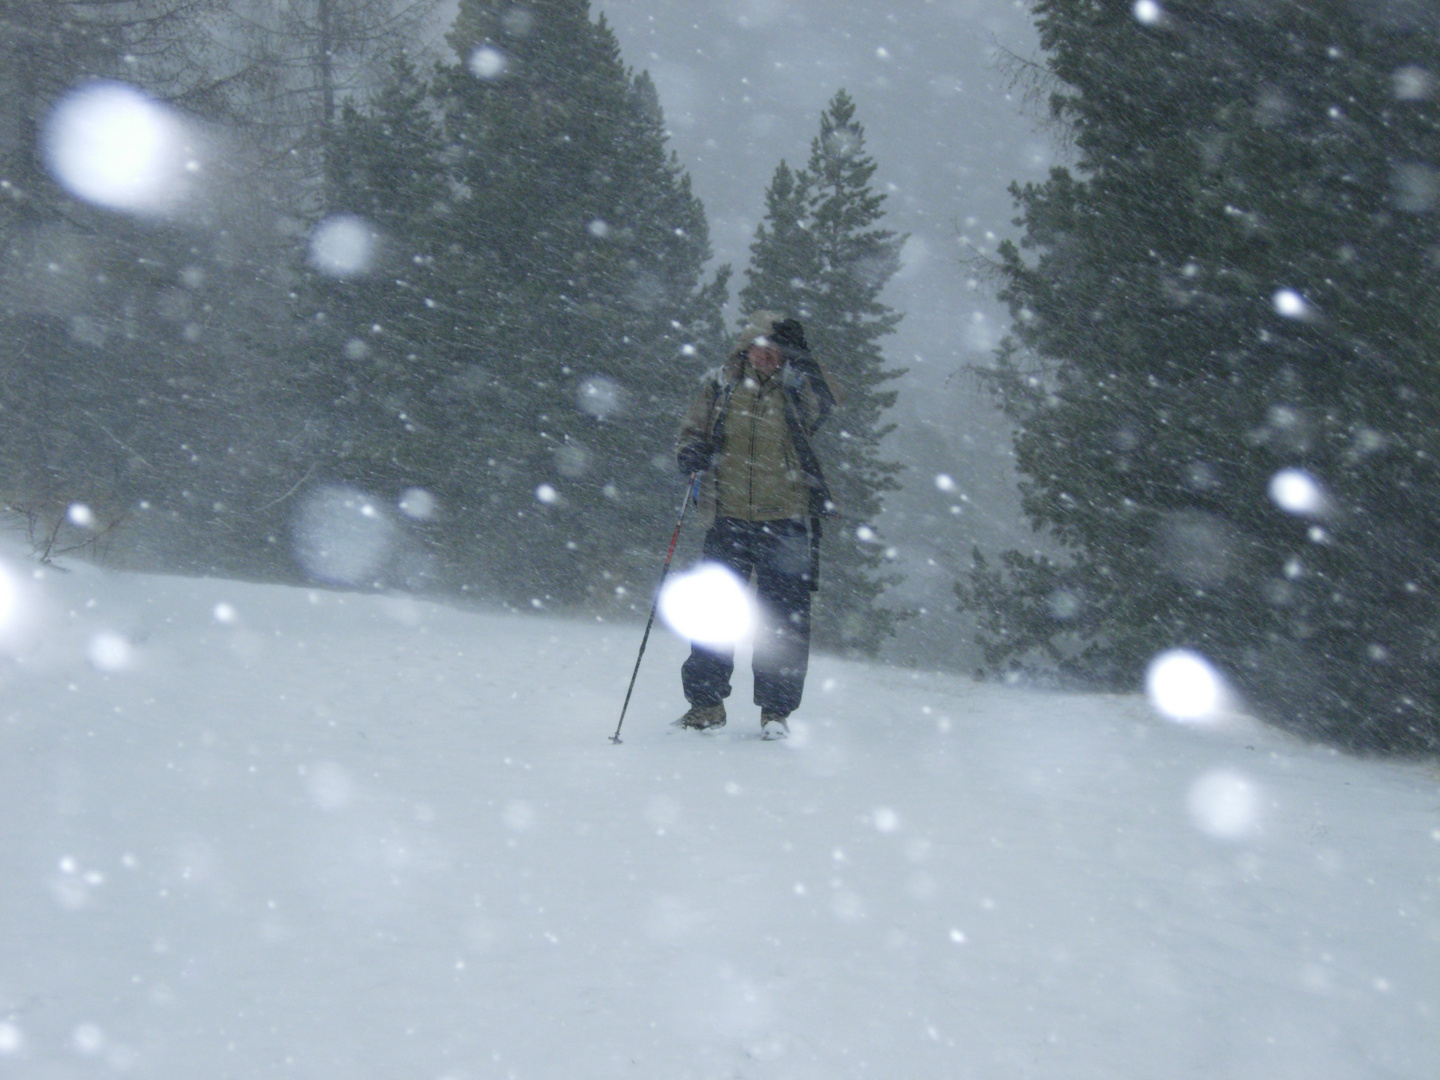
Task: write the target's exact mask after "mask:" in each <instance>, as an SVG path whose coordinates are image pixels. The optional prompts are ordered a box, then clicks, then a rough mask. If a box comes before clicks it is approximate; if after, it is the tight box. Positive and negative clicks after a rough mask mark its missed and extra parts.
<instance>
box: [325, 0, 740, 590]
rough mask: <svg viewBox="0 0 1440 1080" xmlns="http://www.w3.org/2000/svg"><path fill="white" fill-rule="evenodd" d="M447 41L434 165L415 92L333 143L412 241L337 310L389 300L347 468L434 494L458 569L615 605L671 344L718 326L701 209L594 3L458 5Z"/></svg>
mask: <svg viewBox="0 0 1440 1080" xmlns="http://www.w3.org/2000/svg"><path fill="white" fill-rule="evenodd" d="M447 40H448V41H449V43H450V45H451V47H452V48H453V49H454V51H455V55H456V61H455V62H454V63H452V64H449V65H445V66H442V67H441V68H440V69H439V70H438V71H437V74H436V79H435V85H434V90H433V94H432V95H431V97H430V99H429V102H428V107H429V108H433V109H434V110H435V112H436V115H437V119H438V123H439V124H440V125H441V127H440V131H441V134H442V135H443V140H444V143H445V144H446V149H445V150H444V152H443V154H441V155H440V158H441V160H440V162H439V167H438V169H437V168H435V167H434V165H433V163H434V161H435V156H434V153H433V152H432V151H433V140H432V139H431V136H430V135H429V134H428V133H425V132H424V131H423V129H424V126H425V124H426V123H428V122H429V121H428V120H426V119H425V116H424V114H425V109H426V107H427V106H422V105H421V103H420V98H419V96H418V91H416V90H413V89H412V90H411V91H408V92H404V93H401V92H399V91H397V92H396V93H394V94H391V95H390V97H388V98H385V99H383V100H378V99H377V101H376V102H374V103H372V105H371V106H369V107H368V108H367V110H365V112H364V115H363V116H362V115H361V114H360V112H359V111H355V112H352V113H347V114H346V117H345V120H344V123H343V124H342V133H343V139H342V141H343V142H344V143H345V144H346V145H345V147H342V148H340V149H337V152H336V154H335V160H336V162H337V164H338V165H339V166H340V171H341V174H342V178H341V180H340V183H339V185H338V187H339V190H340V192H341V193H342V197H343V198H344V199H345V200H346V201H347V205H351V206H354V207H355V209H356V211H357V212H361V213H365V214H367V216H371V214H372V213H373V214H376V215H378V214H379V213H380V212H381V205H380V203H378V202H375V201H373V200H372V203H371V206H370V208H369V209H366V207H365V206H364V204H365V202H366V199H367V198H369V196H367V195H366V194H365V193H366V191H370V192H376V193H382V192H383V194H382V195H381V196H380V202H383V203H384V204H385V205H387V206H388V207H389V208H390V209H391V210H392V211H396V212H398V211H399V209H400V208H401V207H402V206H403V207H405V208H406V209H405V211H404V213H405V214H407V215H408V217H407V221H406V222H398V221H397V222H395V224H394V225H393V226H391V227H390V228H388V229H387V230H386V231H387V232H391V233H394V234H396V235H399V236H401V237H404V242H405V244H406V245H408V246H406V247H404V249H403V256H404V258H403V259H402V260H401V261H402V262H406V263H408V264H409V265H406V266H404V268H403V271H402V270H400V269H399V263H397V264H396V267H395V269H396V274H397V276H399V277H400V279H401V282H402V284H403V287H398V286H397V287H392V285H391V283H390V282H387V281H380V280H376V281H372V280H370V279H366V280H364V281H362V282H357V283H356V285H355V287H353V288H351V289H350V291H351V292H352V294H353V299H352V300H350V301H347V304H348V310H351V311H353V312H354V313H355V315H356V319H352V320H351V322H352V323H353V324H354V325H355V326H357V327H358V326H359V325H360V322H359V321H358V320H359V319H361V318H363V312H364V310H365V309H366V308H365V304H358V305H357V303H356V302H355V301H356V299H358V298H359V297H361V296H364V297H366V298H368V299H370V300H372V301H373V300H375V299H376V298H377V297H378V296H379V295H380V294H383V295H384V297H385V299H384V300H383V302H380V307H379V309H378V310H380V311H381V312H382V314H383V315H384V318H383V319H381V320H380V323H381V325H382V329H381V333H380V334H379V335H378V336H376V335H371V334H368V333H359V334H358V338H359V340H360V342H361V344H362V345H363V349H361V348H358V347H357V348H356V349H355V350H354V351H355V352H362V351H363V352H364V353H365V356H364V357H363V362H362V363H361V364H360V365H359V366H358V368H357V369H356V370H355V371H354V372H352V373H351V375H350V376H349V382H348V385H347V386H345V387H341V388H340V392H339V393H338V394H337V398H339V399H341V402H342V410H352V411H353V410H359V411H358V412H354V416H355V418H356V419H355V422H354V423H353V424H352V425H351V426H352V427H353V429H354V430H355V431H356V432H357V433H360V432H364V431H365V429H366V426H367V425H366V424H365V423H364V422H362V418H363V417H364V416H366V415H368V413H369V412H374V411H375V409H376V405H377V403H378V408H379V412H380V413H382V414H388V415H382V416H381V417H380V419H381V420H382V422H383V423H384V424H385V428H384V432H385V433H384V434H383V435H381V436H380V437H378V438H377V437H375V435H374V432H373V431H372V432H371V433H370V434H369V435H368V436H364V435H360V434H357V436H356V438H355V439H354V440H352V444H353V447H354V448H355V449H354V451H353V453H352V454H351V457H350V464H351V467H354V468H357V469H359V470H360V471H361V473H362V475H363V476H364V477H365V478H366V480H367V482H369V483H372V484H375V485H377V486H380V487H388V488H390V489H391V490H390V491H388V492H387V494H396V493H397V492H395V491H394V490H393V489H394V488H395V486H396V485H398V484H400V483H402V482H403V483H405V484H408V485H413V486H419V487H423V488H425V489H427V490H429V491H431V492H432V493H433V494H435V495H436V496H437V497H438V499H439V502H440V505H441V507H442V510H443V524H442V525H441V527H440V532H441V533H443V542H444V544H445V547H446V551H447V556H448V559H449V562H450V564H451V566H452V567H453V573H452V580H458V581H460V582H468V583H471V584H479V585H481V586H483V587H485V588H487V589H489V590H491V591H493V592H496V593H498V594H499V595H502V596H505V597H509V598H511V599H515V600H520V601H525V600H529V599H532V598H534V599H539V600H541V601H542V602H543V601H544V599H545V598H546V597H549V598H551V599H553V600H556V601H560V602H565V603H572V602H581V601H584V602H591V603H600V602H603V603H607V604H614V603H616V598H617V597H619V598H621V599H622V600H623V603H624V605H625V606H626V607H628V606H629V605H630V604H631V603H632V602H633V601H632V599H631V597H632V596H633V594H635V593H636V592H637V591H638V589H639V587H640V586H641V583H642V582H643V581H645V580H648V578H649V577H650V576H651V575H653V572H654V570H653V562H654V552H653V548H654V543H655V540H654V530H655V528H656V522H657V521H661V520H663V519H664V517H666V516H667V515H668V513H669V510H670V509H671V503H672V502H673V501H674V497H675V495H677V494H678V489H679V481H678V479H677V478H676V477H675V476H674V466H673V464H672V463H671V461H670V456H671V447H670V443H671V441H672V440H673V427H674V416H675V414H676V412H677V411H678V409H679V407H680V402H681V400H682V399H683V398H684V396H685V394H686V393H687V392H688V390H689V383H690V380H689V377H688V375H686V374H685V373H684V368H685V366H686V360H685V357H686V353H687V350H689V351H693V350H694V349H695V348H696V347H697V345H698V344H703V343H704V342H705V341H706V340H707V339H708V337H709V336H713V335H714V334H715V333H716V332H717V329H718V324H719V318H720V316H719V311H720V307H721V305H722V304H723V301H724V296H725V281H724V273H723V272H722V274H721V275H720V276H719V277H717V278H716V279H715V280H714V281H711V282H709V283H706V282H704V281H702V278H701V274H702V267H703V264H704V263H705V261H706V260H707V259H708V258H709V254H710V250H709V244H708V238H707V227H706V223H705V218H704V213H703V210H702V208H701V206H700V203H699V201H698V200H697V199H696V198H695V197H694V195H693V193H692V192H691V189H690V184H689V179H688V177H687V176H686V175H685V173H684V170H683V169H682V168H681V167H680V165H679V164H678V162H677V161H676V160H675V158H674V155H673V154H669V153H667V151H666V149H665V146H664V143H665V138H666V135H665V130H664V122H663V117H662V115H661V112H660V108H659V103H658V99H657V96H656V94H655V91H654V86H653V84H652V83H651V82H650V80H649V78H648V77H647V76H645V75H643V74H641V75H636V74H634V73H632V72H630V71H628V70H627V69H626V68H625V67H624V66H623V64H622V63H621V60H620V53H619V46H618V44H617V42H616V40H615V37H614V35H613V33H612V32H611V31H610V29H609V28H608V27H607V26H606V24H605V23H604V21H603V19H601V20H600V21H598V22H592V21H590V18H589V9H588V4H586V3H584V2H581V0H550V2H548V3H537V4H534V5H531V6H529V7H527V8H524V9H521V8H517V7H515V6H513V5H510V4H489V3H483V2H478V0H465V2H463V3H462V4H461V5H460V8H459V12H458V14H457V17H456V21H455V24H454V26H453V28H452V29H451V31H450V34H449V35H448V39H447ZM402 114H403V116H404V117H408V119H402V118H401V117H402ZM377 125H378V126H377ZM387 126H388V128H389V129H390V131H391V134H390V135H385V136H384V137H381V136H380V132H381V129H382V128H385V127H387ZM402 132H411V133H412V135H410V136H405V137H403V138H397V136H398V135H399V134H400V133H402ZM417 140H418V142H417ZM387 169H388V170H391V171H390V172H389V173H388V174H386V175H387V176H388V179H386V180H385V181H384V183H383V184H382V183H380V182H378V180H377V179H376V178H378V177H380V175H381V173H382V172H384V170H387ZM346 173H354V174H355V175H356V176H357V177H359V178H360V184H359V187H358V188H357V187H355V186H354V185H353V184H351V183H350V181H349V180H346V179H344V178H343V174H346ZM367 177H369V178H370V179H366V178H367ZM437 177H438V178H440V179H442V180H443V184H442V188H443V190H441V189H436V188H435V186H434V184H435V180H436V179H437ZM386 185H390V186H389V187H388V188H387V187H386ZM421 192H423V194H420V193H421ZM371 219H372V220H375V221H376V222H377V223H380V224H383V221H382V219H381V218H380V217H378V216H375V217H371ZM385 276H388V273H387V275H375V277H376V278H377V279H378V278H381V277H385ZM377 290H378V293H377ZM332 291H333V290H332ZM372 310H373V309H372ZM335 336H336V335H335V334H334V333H333V332H331V334H330V337H331V338H332V339H334V338H335ZM329 348H330V351H331V357H332V360H331V361H330V364H329V368H328V370H329V371H330V373H331V375H332V376H333V375H334V374H336V373H337V372H343V370H344V369H343V365H340V364H337V363H336V362H335V361H334V360H333V357H334V355H335V351H334V346H333V343H332V345H331V346H329ZM367 402H368V404H367ZM367 410H368V412H367ZM402 414H403V415H402Z"/></svg>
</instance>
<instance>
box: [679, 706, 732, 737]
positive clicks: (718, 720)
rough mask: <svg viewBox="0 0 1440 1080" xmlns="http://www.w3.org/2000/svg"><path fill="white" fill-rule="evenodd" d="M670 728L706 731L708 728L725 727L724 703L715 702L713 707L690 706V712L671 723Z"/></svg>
mask: <svg viewBox="0 0 1440 1080" xmlns="http://www.w3.org/2000/svg"><path fill="white" fill-rule="evenodd" d="M671 726H672V727H678V728H691V729H693V730H695V731H708V730H709V729H710V728H720V727H724V726H725V703H724V702H723V701H717V702H716V703H715V704H714V705H691V706H690V711H689V712H687V713H686V714H685V715H684V716H682V717H680V719H679V720H676V721H674V722H673V723H672V725H671Z"/></svg>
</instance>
